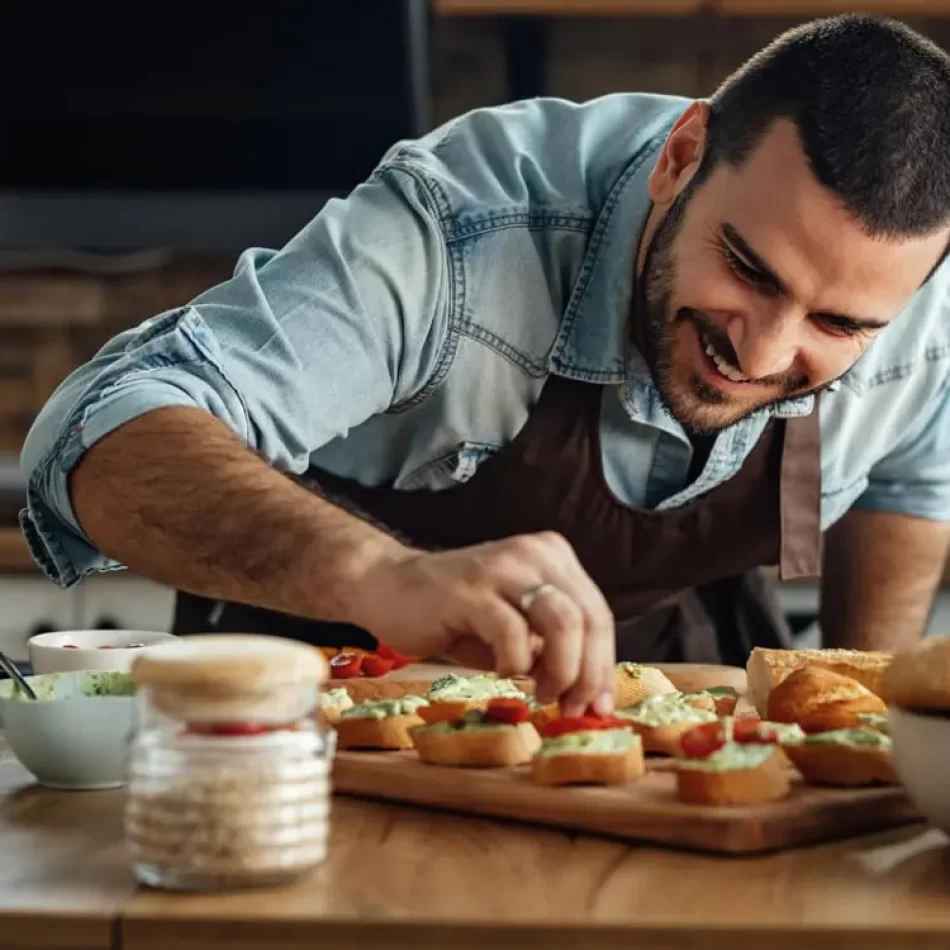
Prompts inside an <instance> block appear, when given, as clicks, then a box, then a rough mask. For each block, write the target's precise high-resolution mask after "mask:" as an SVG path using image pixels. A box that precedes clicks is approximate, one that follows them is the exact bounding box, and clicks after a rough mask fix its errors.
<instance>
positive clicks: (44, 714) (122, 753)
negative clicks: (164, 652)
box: [0, 671, 135, 789]
mask: <svg viewBox="0 0 950 950" xmlns="http://www.w3.org/2000/svg"><path fill="white" fill-rule="evenodd" d="M120 675H121V674H120ZM109 677H110V674H109V673H108V672H102V671H99V672H84V673H50V674H45V675H42V676H28V677H26V681H27V682H28V683H29V684H30V685H31V686H32V687H33V688H34V690H35V691H36V692H37V694H38V696H40V699H39V700H36V701H34V700H31V699H28V698H26V697H23V698H16V699H14V698H12V697H13V696H15V695H16V684H15V683H14V682H13V680H4V681H2V682H0V726H2V727H3V732H4V737H5V739H6V741H7V744H8V745H9V746H10V750H11V751H12V752H13V754H14V755H15V756H16V757H17V759H19V760H20V762H21V764H22V765H23V766H24V768H26V770H27V771H28V772H30V773H32V775H33V776H34V777H35V778H36V780H37V781H38V782H39V783H40V784H41V785H46V786H48V787H50V788H65V789H99V788H115V787H117V786H120V785H123V784H125V763H126V746H127V742H128V738H129V734H130V732H131V730H132V724H133V719H134V703H135V698H134V696H96V695H87V693H86V691H87V690H90V689H91V688H92V687H94V686H95V685H96V684H97V683H102V682H103V681H104V680H106V679H108V678H109Z"/></svg>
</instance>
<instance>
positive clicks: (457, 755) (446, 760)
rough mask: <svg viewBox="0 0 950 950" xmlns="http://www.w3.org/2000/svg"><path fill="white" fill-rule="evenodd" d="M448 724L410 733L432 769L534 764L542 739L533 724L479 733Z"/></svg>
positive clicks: (497, 727) (483, 729) (487, 728)
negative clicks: (438, 766)
mask: <svg viewBox="0 0 950 950" xmlns="http://www.w3.org/2000/svg"><path fill="white" fill-rule="evenodd" d="M443 725H445V726H449V724H448V723H446V722H444V721H443V723H436V724H434V725H419V726H416V727H414V728H413V729H412V730H411V732H410V737H411V741H412V744H413V746H414V747H415V749H416V751H417V752H418V753H419V758H420V759H421V760H422V761H423V762H428V763H429V764H430V765H452V766H459V767H476V768H506V767H510V766H513V765H523V764H524V763H526V762H530V761H531V758H532V756H533V755H534V754H535V753H536V752H537V751H538V749H539V748H540V747H541V737H540V736H539V735H538V731H537V729H535V728H534V726H532V725H531V723H530V722H520V723H518V724H517V725H503V724H497V725H491V726H483V727H481V728H477V729H462V728H451V726H449V727H448V728H444V727H443Z"/></svg>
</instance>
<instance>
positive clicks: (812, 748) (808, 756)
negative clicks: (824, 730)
mask: <svg viewBox="0 0 950 950" xmlns="http://www.w3.org/2000/svg"><path fill="white" fill-rule="evenodd" d="M784 749H785V754H786V755H787V756H788V757H789V758H790V759H791V760H792V764H793V765H794V766H795V768H796V769H798V771H799V772H800V773H801V776H802V778H803V779H804V780H805V781H806V782H807V783H808V784H810V785H847V786H857V785H877V784H884V785H897V784H899V782H898V778H897V773H896V772H895V771H894V764H893V761H892V758H891V752H890V749H889V748H865V747H856V746H849V745H845V744H843V743H829V744H827V745H824V744H812V743H802V744H796V745H787V746H785V747H784Z"/></svg>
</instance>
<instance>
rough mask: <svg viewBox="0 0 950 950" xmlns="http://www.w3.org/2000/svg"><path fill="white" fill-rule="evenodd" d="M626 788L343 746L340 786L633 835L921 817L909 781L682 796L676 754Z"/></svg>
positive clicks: (785, 844) (840, 827) (736, 839)
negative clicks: (545, 779) (727, 801)
mask: <svg viewBox="0 0 950 950" xmlns="http://www.w3.org/2000/svg"><path fill="white" fill-rule="evenodd" d="M648 765H649V770H648V772H647V774H646V775H645V776H644V777H643V778H641V779H639V780H637V781H635V782H632V783H631V784H629V785H627V786H625V787H620V788H594V787H580V786H576V787H564V788H546V787H542V786H538V785H535V784H533V783H532V782H531V781H530V779H529V778H528V776H527V767H526V766H525V767H521V768H516V769H462V768H450V767H446V766H438V765H427V764H426V763H424V762H420V761H419V759H418V757H417V756H416V755H415V753H414V752H346V751H341V752H338V753H337V755H336V760H335V763H334V769H333V788H334V792H335V793H343V794H349V795H355V796H358V797H363V798H374V799H384V800H388V801H394V802H402V803H406V804H412V805H420V806H426V807H435V808H440V809H448V810H450V811H458V812H464V813H468V814H475V815H487V816H492V817H497V818H509V819H514V820H517V821H523V822H527V823H531V824H538V825H549V826H554V827H558V828H562V829H566V830H569V831H575V832H586V833H591V834H602V835H607V836H610V837H614V838H621V839H625V840H629V841H637V842H646V843H652V844H658V845H672V846H677V847H682V848H688V849H691V850H699V851H707V852H713V853H719V854H733V855H742V854H755V853H758V852H763V851H774V850H781V849H784V848H790V847H794V846H797V845H803V844H810V843H814V842H819V841H830V840H834V839H838V838H847V837H851V836H853V835H859V834H864V833H869V832H874V831H883V830H885V829H888V828H895V827H898V826H900V825H906V824H910V823H912V822H915V821H920V820H921V819H920V816H919V815H918V814H917V813H916V812H915V810H914V809H913V807H912V806H911V805H910V803H909V801H908V799H907V798H906V796H905V794H904V792H903V790H902V789H899V788H873V789H854V790H848V789H824V788H815V787H810V786H806V785H803V784H798V785H796V786H795V787H794V788H793V790H792V794H791V795H790V796H789V797H788V798H786V799H784V800H782V801H778V802H770V803H767V804H762V805H746V806H736V807H719V808H712V807H708V808H707V807H702V806H698V805H687V804H684V803H681V802H679V801H677V799H676V797H675V791H674V790H675V776H674V775H673V774H672V772H671V771H670V770H669V762H668V760H666V762H665V763H664V760H662V759H656V760H651V761H649V763H648Z"/></svg>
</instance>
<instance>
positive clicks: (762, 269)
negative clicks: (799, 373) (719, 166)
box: [722, 222, 890, 330]
mask: <svg viewBox="0 0 950 950" xmlns="http://www.w3.org/2000/svg"><path fill="white" fill-rule="evenodd" d="M722 236H723V237H724V238H725V239H726V242H727V243H728V244H729V245H730V247H731V248H732V250H733V251H735V252H737V253H738V255H739V256H740V257H741V258H742V259H743V261H744V262H745V263H746V264H748V265H749V266H750V267H751V268H752V269H753V270H756V271H758V273H759V274H761V276H762V280H763V281H764V282H767V283H769V284H772V285H773V286H774V287H775V289H776V290H777V291H778V292H779V293H781V294H785V295H786V296H787V295H788V288H787V285H786V284H785V282H784V281H783V280H782V278H781V277H779V276H778V274H776V273H775V271H774V270H773V268H772V267H770V266H769V265H768V264H767V263H766V262H765V261H764V260H763V259H762V258H761V257H760V256H759V255H758V254H757V253H756V252H755V251H754V250H752V248H751V247H749V244H748V242H747V241H746V240H745V238H743V237H742V235H741V234H739V232H738V231H737V230H736V229H735V227H734V226H733V225H731V224H729V223H728V222H725V223H723V225H722ZM811 316H813V317H818V318H820V319H822V320H829V321H831V322H833V323H837V324H839V325H840V326H842V327H848V328H851V329H855V330H881V329H883V328H884V327H886V326H887V325H888V324H889V323H890V320H881V319H879V318H878V317H852V316H848V315H847V314H843V313H826V312H821V313H813V314H811Z"/></svg>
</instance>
